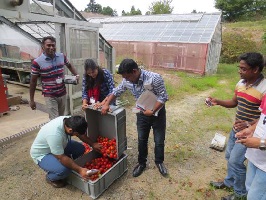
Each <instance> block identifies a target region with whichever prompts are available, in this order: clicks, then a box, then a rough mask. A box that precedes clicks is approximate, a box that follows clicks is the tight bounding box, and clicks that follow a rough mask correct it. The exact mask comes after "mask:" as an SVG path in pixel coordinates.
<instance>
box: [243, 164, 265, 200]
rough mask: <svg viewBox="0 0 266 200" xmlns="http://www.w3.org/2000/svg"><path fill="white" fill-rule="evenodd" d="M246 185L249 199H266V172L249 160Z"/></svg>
mask: <svg viewBox="0 0 266 200" xmlns="http://www.w3.org/2000/svg"><path fill="white" fill-rule="evenodd" d="M246 187H247V191H248V200H265V199H266V172H265V171H262V170H260V169H259V168H257V167H256V166H255V165H254V164H253V163H252V162H250V161H249V162H248V169H247V179H246Z"/></svg>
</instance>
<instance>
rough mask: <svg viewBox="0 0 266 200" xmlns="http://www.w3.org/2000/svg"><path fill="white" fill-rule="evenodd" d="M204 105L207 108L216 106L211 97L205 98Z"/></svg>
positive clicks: (215, 101) (214, 100)
mask: <svg viewBox="0 0 266 200" xmlns="http://www.w3.org/2000/svg"><path fill="white" fill-rule="evenodd" d="M205 104H206V105H207V106H209V107H210V106H215V105H217V100H216V99H215V98H212V97H207V98H206V99H205Z"/></svg>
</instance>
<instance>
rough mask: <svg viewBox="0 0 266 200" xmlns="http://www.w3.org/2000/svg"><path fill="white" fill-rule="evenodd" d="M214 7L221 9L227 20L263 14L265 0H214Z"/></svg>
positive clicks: (265, 9)
mask: <svg viewBox="0 0 266 200" xmlns="http://www.w3.org/2000/svg"><path fill="white" fill-rule="evenodd" d="M215 8H217V9H219V10H221V11H222V15H223V17H224V19H225V20H227V21H237V20H239V19H249V18H250V17H257V16H264V15H265V13H266V4H265V0H230V1H228V0H215Z"/></svg>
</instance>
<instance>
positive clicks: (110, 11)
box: [101, 6, 117, 16]
mask: <svg viewBox="0 0 266 200" xmlns="http://www.w3.org/2000/svg"><path fill="white" fill-rule="evenodd" d="M101 14H103V15H109V16H117V11H116V10H113V9H112V8H111V7H110V6H107V7H103V10H102V12H101Z"/></svg>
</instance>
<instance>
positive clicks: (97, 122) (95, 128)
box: [85, 106, 127, 158]
mask: <svg viewBox="0 0 266 200" xmlns="http://www.w3.org/2000/svg"><path fill="white" fill-rule="evenodd" d="M111 110H112V112H109V113H108V114H107V115H102V114H101V112H100V110H94V109H92V108H87V109H86V110H85V117H86V120H87V122H88V136H89V137H90V139H91V140H92V141H93V142H96V141H97V138H98V136H102V137H107V138H109V139H113V138H115V139H116V151H117V156H118V158H119V157H120V156H121V155H122V154H123V153H124V151H125V150H126V149H127V137H126V111H125V109H124V108H123V107H119V106H111Z"/></svg>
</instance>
